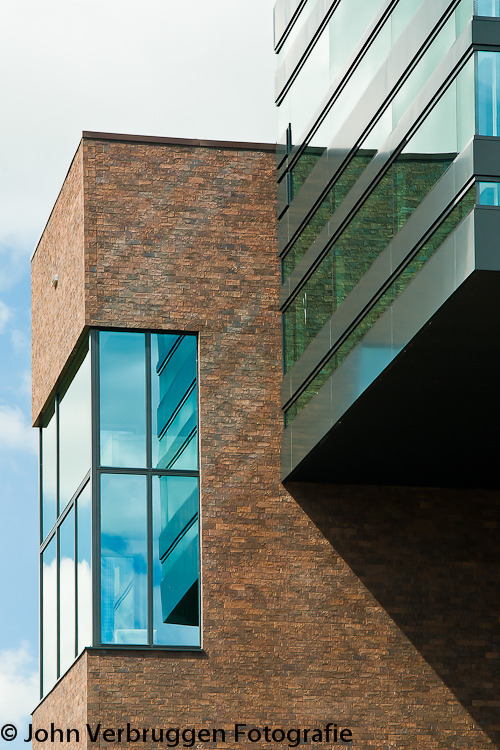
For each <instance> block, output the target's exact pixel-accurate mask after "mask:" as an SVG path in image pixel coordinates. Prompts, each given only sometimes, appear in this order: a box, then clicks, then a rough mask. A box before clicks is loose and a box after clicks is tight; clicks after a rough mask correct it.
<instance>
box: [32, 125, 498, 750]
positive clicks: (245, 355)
mask: <svg viewBox="0 0 500 750" xmlns="http://www.w3.org/2000/svg"><path fill="white" fill-rule="evenodd" d="M79 153H80V154H81V160H82V164H83V185H84V201H83V202H84V210H83V214H84V218H83V221H84V226H85V242H84V263H85V277H84V279H83V277H82V276H78V278H75V279H72V281H71V283H70V281H66V280H65V279H64V278H62V274H61V273H60V280H61V281H60V284H59V285H58V287H57V289H56V290H51V291H50V292H49V291H48V290H47V288H46V286H47V283H46V281H47V278H48V275H49V274H50V273H51V272H52V269H50V271H47V269H46V268H45V266H46V264H47V262H48V261H46V260H45V258H46V257H50V258H52V256H51V255H49V250H48V249H46V248H49V246H50V247H54V248H55V249H54V250H53V252H56V253H57V252H59V256H58V257H57V258H56V261H57V262H56V263H55V268H56V270H57V264H58V263H64V262H65V258H66V256H65V253H67V252H68V246H69V243H68V242H66V241H65V239H64V237H63V236H62V235H63V230H61V240H60V242H61V244H60V245H58V246H57V247H56V245H55V243H54V245H51V243H50V242H49V241H48V237H49V235H50V233H51V232H52V233H54V232H55V231H56V230H55V228H53V227H52V224H54V225H55V222H56V221H61V226H62V225H63V224H62V221H63V220H59V219H58V218H57V217H58V216H59V213H58V208H57V207H56V210H55V211H54V213H53V215H52V219H51V222H49V226H48V229H47V233H48V235H47V237H45V235H44V238H42V242H41V245H40V247H39V249H38V251H37V253H36V255H35V258H34V265H33V273H34V282H33V289H34V295H35V297H36V295H40V299H37V300H35V302H36V305H35V304H34V315H35V321H34V329H33V330H34V338H35V339H37V340H36V341H35V342H34V417H35V419H36V418H37V416H38V414H39V411H40V409H41V408H42V407H43V404H44V402H45V400H46V398H47V397H48V395H49V393H50V391H51V389H52V388H53V386H54V383H55V382H56V380H57V378H58V377H59V375H60V371H61V367H62V356H61V357H58V355H57V346H59V345H60V346H61V347H62V348H63V349H64V356H65V357H67V356H68V354H69V351H71V347H72V346H74V345H75V344H76V342H77V340H78V338H79V336H80V334H81V331H82V330H83V326H84V325H87V326H88V325H96V326H99V325H103V326H117V327H118V326H119V327H138V328H151V329H161V330H188V331H198V332H199V338H200V435H201V545H202V606H203V611H202V614H203V617H202V638H203V650H202V652H201V653H188V652H183V653H180V652H170V653H169V652H154V653H152V652H147V651H142V652H126V651H120V652H117V651H111V650H109V649H108V650H107V651H106V650H96V649H90V650H88V651H87V652H86V654H84V655H83V656H82V657H81V658H80V659H79V660H78V661H77V663H76V664H75V665H74V666H73V667H72V668H71V669H70V671H69V673H68V674H67V675H66V676H65V677H64V678H63V679H62V680H61V681H60V683H59V684H58V685H57V686H56V687H55V689H54V690H53V691H52V692H51V693H50V694H49V695H48V696H47V697H46V699H45V700H44V701H43V702H42V704H41V705H40V706H39V708H38V709H37V710H36V712H35V715H34V728H35V729H36V728H37V727H43V726H50V722H51V721H54V722H56V723H57V725H61V723H62V725H63V726H66V724H65V723H64V722H69V724H68V725H67V726H77V727H79V728H80V729H81V732H82V742H80V743H79V744H77V743H74V742H73V743H70V744H66V745H65V746H66V747H75V748H77V747H81V748H84V747H86V746H88V747H92V746H93V745H92V744H90V743H87V742H86V741H84V738H85V726H84V725H85V723H86V722H88V723H89V724H90V725H91V726H93V727H95V726H96V725H97V724H99V723H100V724H101V725H102V728H103V729H104V728H106V727H111V728H118V727H124V726H125V725H126V723H127V722H128V721H130V722H131V724H132V725H133V726H137V727H140V728H142V727H146V728H153V727H155V728H161V727H168V726H180V727H190V726H191V727H192V726H196V727H197V728H198V729H201V728H205V727H206V728H217V727H222V728H226V729H230V728H231V727H232V726H233V724H234V723H235V722H243V723H246V724H247V725H248V726H249V727H250V726H251V725H256V726H261V727H263V726H265V725H266V724H268V725H272V726H274V727H277V726H278V727H286V728H288V727H290V728H292V727H315V726H319V727H322V726H323V725H324V724H326V723H327V722H336V723H337V724H338V725H339V726H341V727H349V728H350V729H351V730H352V732H353V739H354V742H353V743H352V744H351V745H350V746H352V747H357V748H370V749H371V748H373V749H374V750H375V748H376V749H377V750H379V749H380V748H384V749H385V748H397V749H398V750H417V749H418V750H421V748H426V749H429V750H432V749H434V748H457V749H460V750H466V749H467V750H469V749H470V748H475V750H483V748H491V747H493V746H494V745H493V744H492V742H491V740H490V739H489V735H493V733H494V731H495V728H496V729H498V727H495V725H496V724H500V720H498V718H495V717H498V708H497V707H495V705H494V704H495V697H494V687H492V684H493V683H494V680H495V676H497V675H498V672H497V671H496V669H497V668H496V664H497V661H495V660H496V659H497V657H498V652H497V651H496V650H495V647H494V644H493V639H494V637H495V636H496V635H498V616H497V614H498V613H497V611H496V609H494V607H496V605H495V603H494V602H492V606H491V607H490V610H488V608H487V607H486V600H487V599H488V598H490V599H491V598H493V590H494V588H495V584H496V583H497V577H498V576H497V572H496V570H497V567H496V565H497V563H496V560H497V558H496V557H495V555H494V553H493V547H492V539H493V537H494V531H493V528H494V527H493V526H491V524H494V523H496V515H495V509H496V506H497V502H498V497H497V495H495V494H494V493H490V494H487V493H486V494H485V493H483V494H482V495H480V496H477V495H476V494H474V493H471V492H469V493H463V494H460V493H450V492H448V493H447V492H440V491H432V490H426V491H424V490H419V491H416V490H411V489H409V490H408V489H397V488H396V489H392V490H384V489H373V488H357V489H353V488H329V487H324V486H321V485H317V486H294V487H290V488H289V490H290V492H287V491H286V490H285V489H284V488H283V487H282V486H281V485H280V483H279V446H280V438H281V425H282V421H281V413H280V409H279V386H280V381H281V328H280V317H279V312H278V307H277V302H278V290H279V268H278V263H277V261H276V243H275V220H274V213H275V198H274V196H275V184H274V166H275V164H274V154H272V153H269V152H266V151H259V150H253V151H244V150H242V149H240V150H237V149H227V148H226V149H223V148H215V147H212V148H208V147H194V146H180V145H171V144H170V145H166V144H161V143H160V144H153V143H130V142H124V141H114V140H109V141H106V140H95V139H91V138H89V139H85V140H84V141H83V144H82V146H81V149H80V152H79ZM75 165H77V162H76V161H75V163H74V165H73V169H72V171H71V172H70V175H69V177H68V181H69V183H70V184H72V183H73V181H74V182H75V184H77V183H78V179H79V176H78V173H77V172H78V167H77V166H75ZM68 190H69V186H68ZM64 195H65V193H64V190H63V193H62V194H61V200H62V199H63V197H64ZM80 201H81V199H80ZM62 208H63V207H61V216H63V214H64V212H63V211H62ZM75 221H76V220H75V218H74V213H73V214H72V213H70V214H69V223H68V230H67V231H68V232H70V231H72V229H71V228H72V226H73V225H74V224H75ZM81 221H82V218H81V215H80V218H79V219H78V222H77V223H78V224H80V222H81ZM50 236H52V235H50ZM40 250H42V252H41V253H40ZM39 253H40V254H39ZM42 274H45V277H43V278H42ZM73 282H74V283H75V285H76V287H77V289H76V291H75V290H74V288H73V286H72V283H73ZM82 284H83V288H84V298H85V303H84V307H85V316H84V320H83V316H82V311H81V310H80V309H78V311H77V313H75V318H74V319H72V320H71V321H68V323H67V325H66V327H65V328H64V333H63V329H62V327H61V328H56V330H55V331H54V332H53V336H52V340H51V342H50V345H45V342H44V341H43V339H42V338H37V337H43V336H45V335H47V334H48V332H50V330H51V321H52V325H53V318H50V317H49V319H47V320H45V317H44V316H45V312H44V311H45V310H46V305H45V304H43V303H44V301H45V300H46V298H47V295H49V294H52V293H54V295H60V298H61V302H60V303H59V308H58V309H59V310H60V311H62V310H63V309H64V308H65V306H67V309H68V311H71V310H72V309H73V308H72V307H71V305H72V304H73V303H74V300H73V297H76V298H77V299H78V300H80V299H82V297H83V291H82ZM68 295H69V297H68ZM59 314H62V312H59ZM71 314H72V313H71ZM50 316H53V313H52V312H51V313H50ZM70 324H71V325H70ZM71 342H72V343H71ZM51 347H52V349H51ZM68 350H69V351H68ZM475 512H477V513H478V514H479V517H480V518H481V523H482V524H483V525H482V527H481V528H482V529H483V532H484V534H485V535H486V537H484V538H486V539H487V541H488V544H487V552H486V553H485V557H481V555H480V551H481V547H480V545H479V539H480V538H481V535H478V536H476V537H474V540H475V542H474V544H473V543H472V540H471V531H470V528H471V527H470V523H471V518H472V517H473V516H474V513H475ZM492 562H493V564H491V563H492ZM483 582H484V586H485V588H484V589H482V592H483V593H482V594H481V597H482V599H481V603H480V606H479V608H478V607H477V606H476V605H477V604H478V603H479V601H478V600H479V598H478V595H477V590H478V588H477V587H478V585H479V584H482V583H483ZM486 592H487V593H488V596H486ZM483 594H484V596H483ZM450 612H451V613H453V614H452V615H450ZM488 612H489V613H488ZM474 613H476V615H477V618H478V619H476V620H475V618H474ZM476 641H477V642H476ZM454 654H455V655H456V660H455V661H454V659H453V655H454ZM471 661H473V662H474V664H475V665H477V667H476V671H475V670H474V665H473V666H472V667H471V666H470V662H471ZM479 683H480V684H479ZM496 684H497V685H498V681H497V682H496ZM476 700H479V701H481V702H482V703H484V704H485V705H484V706H483V707H479V706H476V705H475V701H476ZM109 744H110V743H107V742H105V741H103V740H101V741H100V742H99V743H97V744H96V745H95V746H98V745H99V746H102V747H108V746H109ZM113 744H114V745H115V746H118V747H124V746H125V745H126V743H125V742H119V743H116V742H115V743H113ZM136 744H137V745H140V746H141V747H152V746H155V745H153V744H152V743H151V742H146V743H145V744H144V743H142V742H141V743H136ZM166 744H167V743H166V742H164V743H163V746H166ZM56 745H57V743H54V746H56ZM47 746H49V745H48V743H35V747H40V748H42V747H47ZM160 746H161V745H160ZM181 746H182V743H181ZM204 746H205V744H204V743H202V742H197V743H196V747H204ZM207 746H208V747H210V746H212V747H213V745H210V744H207ZM216 746H217V747H220V748H224V747H239V748H242V750H245V748H247V749H248V748H258V747H264V746H267V745H266V743H265V742H260V743H254V744H252V743H249V742H242V743H239V744H238V745H236V744H235V743H234V742H233V740H232V739H231V737H230V736H229V735H228V738H227V743H226V744H225V745H224V744H221V743H220V742H219V743H218V744H217V745H216ZM270 746H271V747H275V748H278V749H279V748H281V747H283V748H285V747H287V743H284V744H276V745H270ZM325 746H326V747H328V746H330V747H331V746H332V743H330V744H329V745H324V744H323V745H320V746H318V747H325ZM313 747H314V745H313Z"/></svg>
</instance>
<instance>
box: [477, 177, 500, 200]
mask: <svg viewBox="0 0 500 750" xmlns="http://www.w3.org/2000/svg"><path fill="white" fill-rule="evenodd" d="M478 186H479V205H480V206H500V182H479V183H478Z"/></svg>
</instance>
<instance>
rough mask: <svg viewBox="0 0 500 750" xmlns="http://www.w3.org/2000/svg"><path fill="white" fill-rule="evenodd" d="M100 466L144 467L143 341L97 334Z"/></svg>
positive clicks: (129, 335) (137, 337)
mask: <svg viewBox="0 0 500 750" xmlns="http://www.w3.org/2000/svg"><path fill="white" fill-rule="evenodd" d="M99 387H100V400H99V401H100V418H101V430H100V435H101V440H100V443H101V465H102V466H130V467H143V466H146V338H145V334H144V333H116V332H110V331H101V332H100V334H99Z"/></svg>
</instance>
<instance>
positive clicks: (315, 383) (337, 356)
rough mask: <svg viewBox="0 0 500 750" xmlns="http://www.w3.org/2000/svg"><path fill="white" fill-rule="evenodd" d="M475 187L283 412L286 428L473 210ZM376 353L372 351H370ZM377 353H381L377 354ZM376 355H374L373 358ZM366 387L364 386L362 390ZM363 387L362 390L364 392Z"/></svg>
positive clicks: (367, 368) (368, 379)
mask: <svg viewBox="0 0 500 750" xmlns="http://www.w3.org/2000/svg"><path fill="white" fill-rule="evenodd" d="M474 203H475V187H472V188H470V189H469V190H468V191H467V193H466V194H465V195H464V197H463V198H462V199H461V200H460V201H459V203H458V204H457V205H456V206H455V208H454V209H453V210H452V211H451V213H449V214H448V216H447V217H446V219H445V220H444V221H443V222H442V223H441V224H440V225H439V226H438V228H437V229H436V230H435V231H434V233H433V234H432V235H431V237H430V238H429V239H428V241H427V242H426V243H425V245H424V246H423V247H422V248H421V249H420V250H419V251H418V252H417V254H416V255H415V256H414V258H413V259H412V260H411V261H410V262H409V263H408V264H407V265H406V266H405V268H404V269H403V270H402V272H401V273H400V274H399V276H398V277H397V278H396V279H395V280H394V281H393V282H392V284H391V285H390V286H389V287H388V288H387V290H386V291H385V292H384V294H382V296H381V297H379V299H378V300H377V301H376V303H375V304H374V305H373V307H371V308H370V310H369V311H368V313H367V314H366V315H365V317H364V318H363V319H362V320H361V321H360V322H359V324H358V325H357V326H356V328H355V329H354V331H353V332H352V333H351V334H350V335H349V336H348V337H347V339H346V340H345V341H344V343H343V344H342V345H341V346H340V347H339V348H338V349H337V350H336V351H335V352H334V353H333V354H332V356H331V357H330V358H329V359H328V361H327V362H326V364H325V365H324V366H323V368H322V369H321V370H320V371H319V372H318V374H317V375H316V376H315V378H314V379H313V380H312V381H311V382H310V383H309V385H308V386H307V387H306V388H305V390H304V391H303V392H302V393H301V394H300V396H299V397H298V398H297V399H296V400H295V401H294V402H293V404H292V405H291V406H290V407H289V408H288V409H287V410H286V412H285V424H286V425H289V424H290V423H291V422H292V421H293V420H294V419H295V417H296V416H297V414H299V412H300V411H302V409H303V408H304V407H305V406H306V405H307V404H308V403H309V401H311V399H312V398H313V397H314V396H315V395H316V394H317V393H318V392H319V391H320V389H321V388H322V387H323V385H324V384H325V383H326V381H327V380H328V379H329V378H330V377H331V376H332V375H333V373H334V372H335V370H336V369H337V368H338V367H340V365H341V364H342V363H343V361H344V360H345V359H346V357H347V356H348V355H349V354H350V352H351V351H352V350H353V349H354V347H355V346H356V345H357V344H358V343H359V342H360V341H361V340H362V339H363V337H364V336H365V334H366V333H367V332H368V330H369V329H370V328H371V327H372V326H373V325H374V324H375V323H376V322H377V320H378V319H379V318H380V317H382V315H383V314H384V312H385V311H386V310H387V308H388V307H389V306H390V305H391V304H392V303H393V302H394V300H395V299H396V298H397V297H398V296H399V295H400V294H401V293H402V292H403V291H404V290H405V289H406V288H407V286H408V285H409V284H410V282H411V281H413V279H414V278H415V276H416V275H417V274H418V273H419V271H420V270H421V269H422V267H423V266H424V265H425V263H427V261H428V260H429V259H430V258H431V257H432V256H433V255H434V253H435V252H436V251H437V250H438V249H439V248H440V247H441V245H442V244H443V242H444V241H445V240H446V239H447V238H448V237H449V236H450V234H451V233H452V232H453V231H454V230H455V229H456V228H457V226H458V225H459V224H460V222H461V221H462V220H463V219H464V218H465V217H466V216H468V214H469V213H470V212H471V211H472V209H473V208H474ZM372 354H375V352H372ZM379 354H383V353H382V352H380V351H379ZM376 356H377V355H376V354H375V357H376ZM373 364H374V363H373V360H372V361H371V362H370V361H366V362H365V371H364V373H362V379H363V381H364V382H365V384H366V385H368V384H369V383H371V382H372V380H373V379H374V377H376V374H378V372H377V368H376V367H375V372H376V374H375V375H374V376H373V377H371V374H370V367H371V366H372V365H373ZM364 387H365V386H363V388H364ZM363 388H362V389H361V390H363Z"/></svg>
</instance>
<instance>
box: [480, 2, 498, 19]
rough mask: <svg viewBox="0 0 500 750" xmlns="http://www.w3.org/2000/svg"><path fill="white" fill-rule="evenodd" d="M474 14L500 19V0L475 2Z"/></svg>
mask: <svg viewBox="0 0 500 750" xmlns="http://www.w3.org/2000/svg"><path fill="white" fill-rule="evenodd" d="M474 12H475V14H476V15H477V16H490V18H500V0H475V10H474Z"/></svg>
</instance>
